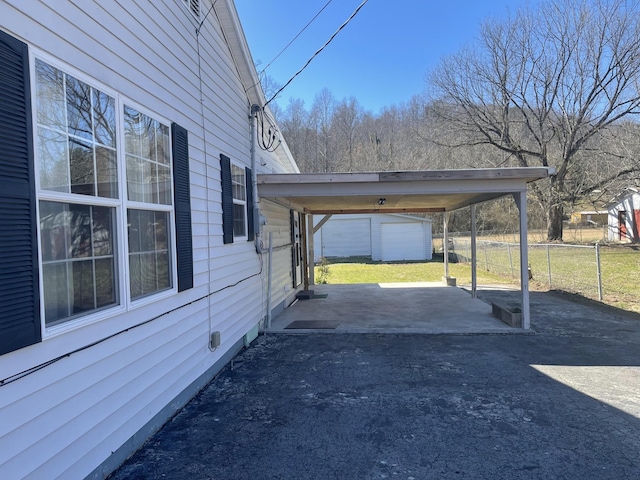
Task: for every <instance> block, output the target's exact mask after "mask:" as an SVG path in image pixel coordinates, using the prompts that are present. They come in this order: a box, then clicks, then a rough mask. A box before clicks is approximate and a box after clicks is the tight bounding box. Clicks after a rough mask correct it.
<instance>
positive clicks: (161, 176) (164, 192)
mask: <svg viewBox="0 0 640 480" xmlns="http://www.w3.org/2000/svg"><path fill="white" fill-rule="evenodd" d="M154 189H155V193H154V194H157V196H158V203H159V204H161V205H171V169H170V168H169V167H163V166H162V165H158V180H157V183H156V184H155V185H154Z"/></svg>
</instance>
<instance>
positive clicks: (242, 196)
mask: <svg viewBox="0 0 640 480" xmlns="http://www.w3.org/2000/svg"><path fill="white" fill-rule="evenodd" d="M231 190H232V192H233V236H234V237H246V236H247V227H246V226H247V222H246V216H247V215H246V212H247V183H246V177H245V169H244V168H242V167H238V166H237V165H235V164H233V163H232V164H231Z"/></svg>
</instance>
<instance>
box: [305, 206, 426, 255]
mask: <svg viewBox="0 0 640 480" xmlns="http://www.w3.org/2000/svg"><path fill="white" fill-rule="evenodd" d="M322 218H323V217H322V216H314V224H315V225H317V224H318V223H319V222H320V221H321V220H322ZM431 224H432V222H431V219H430V218H424V217H417V216H413V215H403V214H384V213H371V214H349V215H335V216H333V217H331V218H330V219H329V220H328V221H327V222H326V223H324V224H323V225H322V227H321V228H320V229H319V230H318V231H317V232H316V233H315V235H314V260H315V261H316V262H317V261H320V259H321V258H322V257H371V259H372V260H378V261H395V260H431V252H432V249H433V248H432V241H431V239H432V236H431Z"/></svg>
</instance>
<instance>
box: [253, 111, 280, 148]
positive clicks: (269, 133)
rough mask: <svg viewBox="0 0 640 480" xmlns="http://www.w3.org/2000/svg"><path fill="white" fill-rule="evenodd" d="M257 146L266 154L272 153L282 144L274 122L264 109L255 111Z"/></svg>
mask: <svg viewBox="0 0 640 480" xmlns="http://www.w3.org/2000/svg"><path fill="white" fill-rule="evenodd" d="M256 119H257V122H256V123H257V127H258V128H257V130H258V132H257V135H256V137H257V140H258V146H259V147H260V148H261V149H262V150H265V151H267V152H274V151H275V150H276V149H277V148H278V147H279V146H280V144H281V143H282V137H281V136H280V132H279V131H278V126H277V125H276V121H275V120H274V119H273V118H271V116H270V115H269V114H268V113H267V112H266V111H265V109H264V108H260V109H258V110H256Z"/></svg>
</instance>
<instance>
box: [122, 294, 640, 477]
mask: <svg viewBox="0 0 640 480" xmlns="http://www.w3.org/2000/svg"><path fill="white" fill-rule="evenodd" d="M517 295H518V294H517V293H513V292H493V291H481V292H480V296H481V297H484V298H486V299H497V298H500V299H505V298H507V299H508V298H509V297H513V298H517ZM531 300H532V327H533V329H534V330H535V331H536V334H535V335H420V334H378V333H375V334H373V333H365V334H349V333H342V334H327V333H317V332H313V333H309V334H305V335H286V334H278V335H271V334H270V335H267V336H261V337H259V339H258V340H257V341H256V342H255V345H254V346H252V347H251V348H249V349H247V350H245V351H244V352H242V353H241V354H240V355H239V356H238V357H237V358H236V360H235V361H234V362H233V368H226V369H225V370H223V372H222V373H221V374H220V375H219V376H218V377H217V378H216V379H215V380H214V381H213V382H212V383H211V384H209V385H208V386H207V387H206V388H205V389H204V390H203V391H202V392H201V393H200V394H199V395H197V396H196V398H194V399H193V400H192V401H191V402H190V403H189V404H188V405H187V406H186V407H185V409H184V410H183V411H181V412H180V413H179V414H178V415H177V416H176V417H175V418H174V419H173V420H172V421H170V422H169V423H168V424H167V425H165V427H164V428H163V429H162V430H161V431H160V432H159V433H158V434H157V435H156V436H154V437H153V438H152V439H151V440H150V441H149V442H148V443H147V445H146V446H145V447H144V448H143V449H142V450H140V451H139V452H138V453H137V454H136V455H135V456H133V457H132V458H131V459H130V460H129V461H128V462H127V463H126V464H125V465H124V466H122V467H121V468H120V470H118V471H117V472H116V473H115V474H114V476H113V478H115V479H156V478H165V479H225V480H227V479H234V480H235V479H251V480H260V479H378V478H391V479H407V480H410V479H414V480H417V479H580V480H588V479H616V480H620V479H637V478H640V318H639V317H638V316H634V315H631V314H625V313H624V312H620V311H616V310H615V309H611V308H605V307H600V306H597V305H596V304H595V303H592V302H574V301H572V300H571V299H568V298H566V297H563V296H559V295H555V294H550V293H532V294H531Z"/></svg>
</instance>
